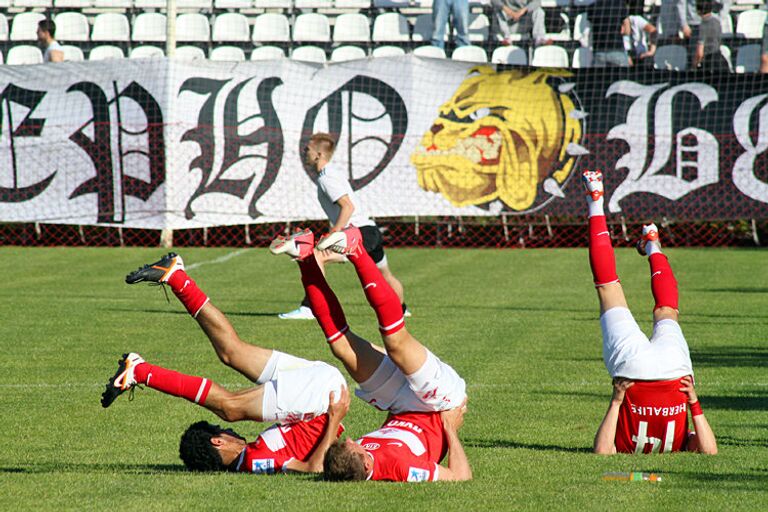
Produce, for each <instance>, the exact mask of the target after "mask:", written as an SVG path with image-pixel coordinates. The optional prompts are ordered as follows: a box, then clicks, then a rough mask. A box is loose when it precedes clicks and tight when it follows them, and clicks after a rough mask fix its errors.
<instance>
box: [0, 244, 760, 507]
mask: <svg viewBox="0 0 768 512" xmlns="http://www.w3.org/2000/svg"><path fill="white" fill-rule="evenodd" d="M233 252H235V251H234V250H232V249H188V250H184V251H183V252H182V254H183V256H184V258H185V261H186V263H187V266H190V265H194V266H196V268H193V269H192V270H190V274H191V275H193V276H194V277H195V279H196V280H197V282H198V284H199V285H200V286H201V288H203V290H205V291H206V292H207V293H208V294H209V295H210V296H211V298H212V300H213V301H214V303H215V304H217V305H218V306H219V307H220V308H221V309H222V310H223V311H224V312H225V313H227V314H228V315H229V318H230V319H231V321H232V322H233V324H234V325H235V327H236V329H237V330H238V331H239V332H240V335H241V337H242V338H243V339H246V340H249V341H252V342H254V343H257V344H261V345H265V346H269V347H274V348H278V349H281V350H284V351H287V352H290V353H293V354H296V355H299V356H302V357H306V358H310V359H322V360H326V361H332V357H331V354H330V351H329V350H328V349H327V347H326V344H325V342H324V339H323V337H322V334H321V333H320V330H319V328H318V327H317V325H316V324H315V323H314V322H306V321H305V322H286V321H281V320H278V319H277V318H276V316H275V315H276V314H277V313H279V312H282V311H286V310H289V309H292V308H293V307H294V306H295V304H296V301H297V299H299V297H300V296H301V293H302V292H301V285H300V282H299V279H298V271H297V269H296V268H294V265H293V264H292V263H291V262H290V261H288V259H287V258H276V257H273V256H271V255H270V254H269V253H268V252H267V251H266V250H264V249H255V250H247V251H239V252H237V253H236V254H235V255H234V257H232V258H231V259H228V260H227V261H226V262H223V263H217V262H214V261H213V260H216V259H217V258H221V257H222V256H225V255H228V254H232V253H233ZM161 254H162V252H161V250H159V249H69V248H53V249H23V248H9V247H6V248H0V261H2V268H3V272H2V280H1V281H0V282H1V283H2V284H0V294H1V295H2V299H0V319H1V322H0V344H1V345H0V346H1V347H2V352H0V411H2V414H1V415H0V429H1V430H2V432H3V433H4V438H5V442H4V443H3V449H2V450H0V489H2V491H0V510H32V509H35V510H105V509H118V510H121V511H128V510H141V511H147V510H182V509H184V510H243V509H247V510H261V509H269V510H326V511H335V510H376V511H378V510H397V511H421V510H516V509H530V510H580V511H586V510H611V511H614V510H632V511H633V512H634V511H642V510H665V511H666V510H696V511H699V510H728V511H730V510H768V435H767V433H768V372H766V370H767V369H768V343H766V341H767V339H768V266H766V265H765V258H766V252H765V251H764V250H749V249H672V250H669V251H668V254H669V255H670V260H671V262H672V265H673V268H674V269H675V271H676V275H677V278H678V281H679V283H680V288H681V301H680V305H681V312H682V317H681V324H682V326H683V330H684V331H685V333H686V337H687V339H688V342H689V345H690V348H691V355H692V358H693V363H694V368H695V370H696V376H697V383H698V393H699V396H700V398H701V403H702V406H703V408H704V411H705V413H706V414H707V417H708V418H709V421H710V423H711V425H712V427H713V429H714V431H715V433H716V435H717V436H718V441H719V448H720V454H719V455H717V456H714V457H707V456H701V455H695V454H686V453H683V454H674V455H665V456H659V455H650V456H641V457H637V456H624V455H619V456H614V457H600V456H596V455H593V454H591V453H590V448H591V445H592V439H593V436H594V432H595V429H596V428H597V426H598V424H599V422H600V420H601V419H602V415H603V414H604V412H605V409H606V407H607V404H608V398H609V396H610V389H611V387H610V379H609V378H608V376H607V373H606V371H605V368H604V366H603V362H602V357H601V344H600V327H599V323H598V320H597V317H598V314H597V300H596V298H595V296H594V291H593V289H592V286H591V275H590V272H589V265H588V263H587V252H586V250H585V249H574V250H504V251H499V250H424V249H421V250H416V249H413V250H392V251H390V252H389V257H390V262H391V264H392V268H393V270H394V271H395V272H396V273H397V274H398V275H399V277H400V279H401V280H402V281H403V283H404V285H405V287H406V293H407V302H408V304H409V305H410V306H411V309H412V310H413V313H414V316H413V318H412V319H410V321H409V328H410V330H411V332H412V333H413V334H414V335H415V336H416V337H417V338H419V339H421V340H422V341H423V342H424V343H425V344H426V345H427V346H429V347H430V348H431V349H432V350H433V351H434V352H435V353H437V354H438V355H439V356H440V357H441V358H442V359H444V360H445V361H447V362H448V363H450V364H451V365H452V366H453V367H454V368H456V369H457V370H458V372H459V373H460V374H461V375H462V376H463V377H464V378H465V380H466V381H467V384H468V393H469V396H470V402H469V407H470V409H469V413H468V414H467V416H466V423H465V426H464V428H463V430H462V432H461V435H462V439H463V441H464V443H465V446H466V448H467V452H468V456H469V458H470V461H471V464H472V467H473V470H474V475H475V479H474V480H473V481H472V482H468V483H458V484H456V483H454V484H451V483H442V484H441V483H437V484H420V485H415V484H392V483H371V482H366V483H359V484H331V483H325V482H321V481H318V479H316V478H314V477H311V476H277V477H265V476H254V475H244V474H237V475H234V474H192V473H188V472H186V471H185V470H184V468H183V466H182V465H181V461H180V460H179V459H178V455H177V453H178V452H177V450H178V439H179V435H180V433H181V432H182V431H183V430H184V429H185V428H186V426H187V425H188V424H189V423H191V422H192V421H196V420H198V419H207V420H209V421H214V422H215V421H217V420H218V418H216V417H215V416H213V414H211V413H209V412H208V411H206V410H204V409H201V408H199V407H196V406H194V405H192V404H190V403H188V402H186V401H184V400H181V399H174V398H171V397H168V396H166V395H162V394H160V393H158V392H155V391H153V390H149V389H145V390H136V396H135V400H134V401H133V402H130V401H129V400H128V397H127V396H123V397H120V398H119V399H118V401H117V402H116V403H115V404H114V405H113V406H112V407H111V408H109V409H106V410H104V409H102V408H101V406H100V404H99V398H100V394H101V392H102V390H103V386H104V383H105V382H106V380H107V379H108V378H109V377H110V376H111V375H112V373H113V372H114V369H115V368H116V362H117V359H118V357H119V356H120V355H121V354H122V353H123V352H127V351H137V352H139V353H141V354H142V355H143V356H144V357H145V358H146V359H147V360H149V361H151V362H154V363H156V364H160V365H163V366H166V367H171V368H174V369H177V370H179V371H183V372H186V373H193V374H197V375H205V376H207V377H210V378H212V379H214V380H216V381H218V382H219V383H221V384H223V385H225V386H227V387H229V388H233V389H236V388H241V387H245V386H247V385H248V383H247V382H246V381H245V380H244V379H243V378H242V377H241V376H240V375H239V374H237V373H235V372H234V371H233V370H230V369H228V368H225V367H224V366H222V365H221V364H220V363H219V362H218V360H217V358H216V356H215V354H214V352H213V350H212V349H211V347H210V345H209V343H208V341H207V339H206V338H205V336H204V335H203V334H202V332H201V331H199V329H198V328H197V324H196V323H195V322H194V321H193V320H192V319H190V317H189V316H188V315H186V313H185V312H184V310H183V308H182V306H181V305H180V304H179V303H178V301H176V299H175V298H174V297H173V296H171V303H170V304H168V303H167V302H166V301H165V298H164V295H163V292H162V291H161V290H160V288H154V287H148V286H133V287H129V286H127V285H125V284H124V283H123V277H124V275H125V274H126V273H127V272H128V271H129V270H133V269H134V268H136V267H138V266H139V265H140V264H142V263H146V262H149V261H153V260H155V259H156V258H157V257H158V256H159V255H161ZM617 259H618V267H619V275H620V276H621V277H622V282H623V284H624V287H625V290H626V292H627V296H628V300H629V303H630V307H631V308H632V309H633V311H634V312H635V314H636V317H637V319H638V321H639V322H640V325H641V327H643V328H644V329H646V331H648V330H650V310H651V306H652V298H651V294H650V291H649V286H648V267H647V263H646V261H645V260H644V259H643V258H640V257H639V256H637V255H636V254H635V253H634V251H630V250H619V251H618V253H617ZM329 280H330V282H331V284H332V285H333V286H334V288H335V289H336V291H337V293H338V295H339V297H340V299H341V302H342V304H343V305H345V309H346V311H347V316H348V319H349V321H350V323H351V325H352V327H353V329H355V330H356V331H357V332H359V333H360V334H362V335H365V336H367V337H369V338H370V339H375V340H378V337H377V331H376V328H375V325H376V324H375V317H374V315H373V313H372V311H371V310H370V309H369V308H368V305H367V303H366V302H365V298H364V296H363V294H362V292H361V290H360V289H359V286H358V283H357V280H356V278H355V276H354V271H353V269H352V268H351V266H349V265H337V266H334V267H333V268H331V269H330V270H329ZM334 364H335V363H334ZM382 421H383V413H381V412H378V411H375V410H373V409H372V408H371V407H369V406H367V405H366V404H364V403H363V402H361V401H360V400H357V399H353V402H352V407H351V409H350V413H349V416H348V417H347V419H346V420H345V424H346V426H347V431H348V433H349V434H351V435H361V434H364V433H366V432H369V431H371V430H374V429H375V428H377V427H378V426H379V425H380V424H381V422H382ZM261 427H262V425H259V424H249V423H240V424H237V425H236V429H237V430H238V431H239V432H241V433H242V434H244V435H246V436H247V437H248V438H249V440H251V439H253V437H254V436H255V435H256V434H257V433H258V432H259V431H260V430H261ZM632 470H634V471H654V472H658V473H660V474H661V475H662V476H663V481H662V482H661V483H659V484H651V483H624V482H604V481H602V479H601V475H602V474H603V473H604V472H608V471H632Z"/></svg>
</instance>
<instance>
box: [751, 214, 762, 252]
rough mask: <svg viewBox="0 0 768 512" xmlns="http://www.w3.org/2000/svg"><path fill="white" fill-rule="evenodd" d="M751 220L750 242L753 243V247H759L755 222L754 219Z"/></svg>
mask: <svg viewBox="0 0 768 512" xmlns="http://www.w3.org/2000/svg"><path fill="white" fill-rule="evenodd" d="M751 220H752V240H753V241H754V242H755V245H756V246H758V247H760V237H759V236H757V222H755V219H751Z"/></svg>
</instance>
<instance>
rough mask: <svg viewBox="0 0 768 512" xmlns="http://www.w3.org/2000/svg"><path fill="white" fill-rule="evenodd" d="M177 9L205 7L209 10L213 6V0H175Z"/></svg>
mask: <svg viewBox="0 0 768 512" xmlns="http://www.w3.org/2000/svg"><path fill="white" fill-rule="evenodd" d="M176 7H177V8H178V9H205V10H207V11H210V10H211V8H212V7H213V0H176Z"/></svg>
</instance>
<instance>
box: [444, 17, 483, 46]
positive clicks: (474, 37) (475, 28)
mask: <svg viewBox="0 0 768 512" xmlns="http://www.w3.org/2000/svg"><path fill="white" fill-rule="evenodd" d="M490 29H491V22H490V21H488V16H486V15H485V14H483V13H470V15H469V28H468V32H469V40H470V42H473V43H482V42H485V41H487V40H488V34H489V33H490ZM453 34H454V36H455V35H456V29H455V28H454V29H453Z"/></svg>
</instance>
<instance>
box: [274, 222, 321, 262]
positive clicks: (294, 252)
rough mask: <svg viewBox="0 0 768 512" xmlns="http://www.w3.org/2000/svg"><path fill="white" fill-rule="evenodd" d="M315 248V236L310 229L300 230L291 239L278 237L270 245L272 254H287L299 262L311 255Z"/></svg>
mask: <svg viewBox="0 0 768 512" xmlns="http://www.w3.org/2000/svg"><path fill="white" fill-rule="evenodd" d="M314 247H315V235H314V233H312V231H310V230H308V229H301V230H298V231H296V232H295V233H294V234H292V235H291V236H289V237H284V236H282V235H281V236H278V237H277V238H275V239H274V240H272V243H271V244H269V250H270V251H271V252H272V254H287V255H288V256H291V257H292V258H293V259H295V260H299V261H301V260H303V259H305V258H307V257H308V256H309V255H311V254H312V252H313V251H314Z"/></svg>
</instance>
